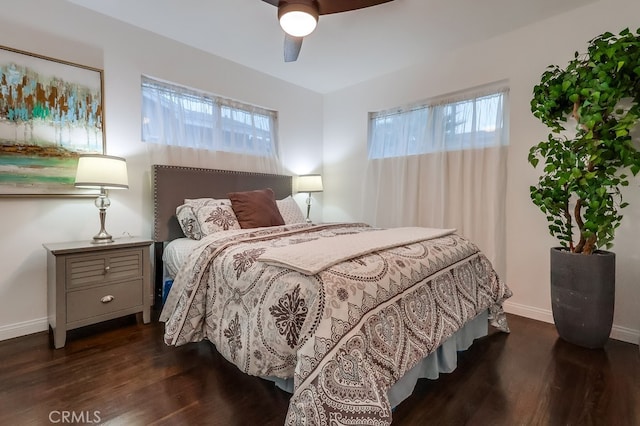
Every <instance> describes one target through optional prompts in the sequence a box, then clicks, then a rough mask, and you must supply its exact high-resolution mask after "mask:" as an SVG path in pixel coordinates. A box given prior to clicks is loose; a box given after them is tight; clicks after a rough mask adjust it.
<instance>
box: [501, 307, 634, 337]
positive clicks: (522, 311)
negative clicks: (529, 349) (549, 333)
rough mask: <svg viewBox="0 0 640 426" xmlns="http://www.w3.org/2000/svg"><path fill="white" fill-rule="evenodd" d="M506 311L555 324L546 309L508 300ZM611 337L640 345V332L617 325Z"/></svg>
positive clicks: (612, 328)
mask: <svg viewBox="0 0 640 426" xmlns="http://www.w3.org/2000/svg"><path fill="white" fill-rule="evenodd" d="M504 310H505V312H507V313H510V314H514V315H519V316H521V317H525V318H531V319H534V320H538V321H543V322H548V323H550V324H553V314H552V313H551V311H549V310H546V309H540V308H534V307H531V306H527V305H521V304H519V303H512V302H509V301H508V300H507V301H505V302H504ZM610 337H611V338H612V339H615V340H620V341H622V342H627V343H633V344H634V345H638V344H640V330H634V329H632V328H627V327H622V326H619V325H615V324H613V327H611V335H610Z"/></svg>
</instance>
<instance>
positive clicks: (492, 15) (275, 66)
mask: <svg viewBox="0 0 640 426" xmlns="http://www.w3.org/2000/svg"><path fill="white" fill-rule="evenodd" d="M68 1H70V2H72V3H75V4H78V5H80V6H83V7H86V8H89V9H92V10H94V11H96V12H98V13H101V14H104V15H107V16H110V17H112V18H115V19H118V20H120V21H124V22H126V23H129V24H131V25H134V26H137V27H140V28H143V29H145V30H148V31H151V32H153V33H157V34H160V35H162V36H165V37H168V38H170V39H173V40H176V41H179V42H182V43H184V44H187V45H190V46H193V47H196V48H198V49H201V50H204V51H207V52H210V53H212V54H214V55H217V56H220V57H223V58H226V59H229V60H231V61H234V62H237V63H239V64H242V65H245V66H247V67H250V68H253V69H256V70H258V71H261V72H264V73H266V74H269V75H272V76H274V77H277V78H280V79H283V80H286V81H288V82H290V83H293V84H296V85H299V86H302V87H305V88H308V89H310V90H313V91H315V92H319V93H328V92H331V91H335V90H338V89H341V88H344V87H347V86H350V85H353V84H356V83H359V82H362V81H365V80H369V79H371V78H374V77H377V76H380V75H384V74H387V73H390V72H393V71H396V70H399V69H403V68H406V67H409V66H411V65H414V64H417V63H422V62H426V61H428V60H429V58H432V57H434V56H436V55H438V54H440V53H441V52H444V51H447V50H451V49H456V48H458V47H461V46H463V45H464V44H466V43H472V42H477V41H479V40H483V39H488V38H491V37H494V36H497V35H500V34H503V33H506V32H509V31H512V30H514V29H516V28H519V27H523V26H526V25H529V24H532V23H534V22H536V21H539V20H543V19H546V18H548V17H551V16H553V15H556V14H559V13H563V12H567V11H569V10H571V9H575V8H577V7H580V6H584V5H586V4H589V3H592V2H594V1H595V0H395V1H392V2H389V3H384V4H381V5H378V6H374V7H370V8H366V9H360V10H356V11H350V12H344V13H339V14H332V15H323V16H321V17H320V20H319V22H318V27H317V28H316V30H315V31H314V32H313V33H312V34H311V35H309V36H307V37H305V39H304V42H303V45H302V50H301V52H300V56H299V58H298V60H297V61H296V62H290V63H285V62H284V60H283V42H284V33H283V31H282V30H281V29H280V26H279V24H278V20H277V8H276V7H274V6H272V5H270V4H267V3H265V2H264V1H262V0H180V1H176V0H135V1H132V0H109V1H104V0H68ZM336 1H339V0H336Z"/></svg>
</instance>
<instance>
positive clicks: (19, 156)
mask: <svg viewBox="0 0 640 426" xmlns="http://www.w3.org/2000/svg"><path fill="white" fill-rule="evenodd" d="M102 87H103V79H102V70H100V69H96V68H91V67H86V66H82V65H78V64H73V63H70V62H65V61H61V60H57V59H52V58H47V57H43V56H39V55H35V54H32V53H27V52H23V51H20V50H16V49H12V48H9V47H4V46H0V196H4V197H21V196H36V197H37V196H42V197H45V196H46V197H48V196H83V195H93V194H95V191H91V190H80V189H77V188H75V187H74V186H73V183H74V178H75V172H76V167H77V164H78V156H79V155H80V154H85V153H93V154H96V153H97V154H103V153H104V152H105V133H104V115H103V114H104V108H103V95H102Z"/></svg>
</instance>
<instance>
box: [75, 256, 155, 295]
mask: <svg viewBox="0 0 640 426" xmlns="http://www.w3.org/2000/svg"><path fill="white" fill-rule="evenodd" d="M66 268H67V274H68V277H67V288H68V289H71V288H78V287H85V286H89V285H96V284H97V285H99V284H105V283H109V282H113V281H120V280H125V279H132V278H138V277H141V276H142V250H138V249H134V250H116V251H114V252H113V253H108V252H107V253H101V254H99V255H85V256H71V257H69V258H68V259H67V267H66Z"/></svg>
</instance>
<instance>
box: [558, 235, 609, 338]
mask: <svg viewBox="0 0 640 426" xmlns="http://www.w3.org/2000/svg"><path fill="white" fill-rule="evenodd" d="M615 272H616V266H615V254H614V253H612V252H607V251H600V250H598V251H595V252H594V253H593V254H591V255H584V254H577V253H571V252H570V251H568V250H567V249H564V248H560V247H556V248H552V249H551V302H552V310H553V320H554V322H555V325H556V329H557V330H558V334H559V335H560V337H561V338H562V339H564V340H566V341H568V342H570V343H574V344H576V345H579V346H583V347H587V348H602V347H603V346H604V345H605V343H606V342H607V340H608V339H609V335H610V333H611V327H612V324H613V311H614V303H615Z"/></svg>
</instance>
